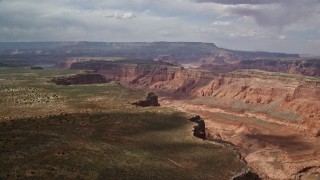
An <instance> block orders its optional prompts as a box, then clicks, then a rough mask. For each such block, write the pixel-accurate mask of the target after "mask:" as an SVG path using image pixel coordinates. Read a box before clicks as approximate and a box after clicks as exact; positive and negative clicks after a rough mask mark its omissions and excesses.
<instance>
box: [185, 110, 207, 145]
mask: <svg viewBox="0 0 320 180" xmlns="http://www.w3.org/2000/svg"><path fill="white" fill-rule="evenodd" d="M189 120H190V121H192V122H194V123H197V124H198V125H196V126H193V135H194V136H195V137H197V138H200V139H203V140H205V139H206V125H205V122H204V120H203V119H202V118H201V117H200V116H199V115H196V116H192V117H191V118H190V119H189Z"/></svg>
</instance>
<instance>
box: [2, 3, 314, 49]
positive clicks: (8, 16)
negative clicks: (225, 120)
mask: <svg viewBox="0 0 320 180" xmlns="http://www.w3.org/2000/svg"><path fill="white" fill-rule="evenodd" d="M0 41H1V42H20V41H28V42H29V41H41V42H43V41H99V42H101V41H104V42H152V41H183V42H212V43H215V44H216V45H217V46H218V47H223V48H228V49H235V50H250V51H257V50H258V51H270V52H286V53H299V54H311V55H320V0H0Z"/></svg>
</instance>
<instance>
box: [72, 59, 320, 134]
mask: <svg viewBox="0 0 320 180" xmlns="http://www.w3.org/2000/svg"><path fill="white" fill-rule="evenodd" d="M86 65H88V64H86ZM71 68H73V69H83V68H84V65H83V64H81V63H74V64H72V66H71ZM86 69H92V70H95V71H96V72H97V73H99V74H102V75H103V76H104V77H105V79H110V80H114V81H119V82H120V83H121V84H123V85H126V86H129V87H136V88H145V89H150V90H156V91H160V92H161V91H162V92H168V91H170V92H172V93H173V94H174V93H180V94H181V93H182V94H185V95H189V96H191V97H196V98H200V99H203V100H204V101H205V102H206V103H208V104H211V105H214V106H216V107H222V108H225V109H230V110H235V111H250V110H252V109H255V110H254V111H255V112H258V113H262V114H265V115H267V116H272V117H273V118H277V119H280V120H285V121H290V122H292V123H297V124H303V125H306V126H308V130H307V131H306V133H308V134H310V135H312V136H316V135H317V133H318V130H319V129H320V81H318V80H313V79H307V78H303V77H299V76H288V75H287V74H275V73H269V72H264V71H240V72H233V73H227V74H224V75H219V74H215V73H212V72H208V71H200V70H192V69H184V68H180V67H174V66H165V65H150V64H140V65H137V64H117V63H114V64H108V65H105V66H104V65H101V64H100V65H96V64H95V65H92V66H86ZM259 108H260V109H259Z"/></svg>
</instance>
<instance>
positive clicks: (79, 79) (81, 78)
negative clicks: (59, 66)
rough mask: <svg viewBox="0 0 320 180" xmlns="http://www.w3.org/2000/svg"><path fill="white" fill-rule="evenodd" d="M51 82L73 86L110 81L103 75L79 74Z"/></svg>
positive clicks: (54, 79)
mask: <svg viewBox="0 0 320 180" xmlns="http://www.w3.org/2000/svg"><path fill="white" fill-rule="evenodd" d="M51 82H53V83H56V84H57V85H73V84H95V83H108V82H110V80H107V79H106V78H104V77H103V76H102V75H101V74H96V73H89V74H77V75H74V76H68V77H59V78H53V79H52V80H51Z"/></svg>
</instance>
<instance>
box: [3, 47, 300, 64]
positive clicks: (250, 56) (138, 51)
mask: <svg viewBox="0 0 320 180" xmlns="http://www.w3.org/2000/svg"><path fill="white" fill-rule="evenodd" d="M0 54H1V55H53V56H65V57H75V56H95V57H98V56H109V57H124V58H128V59H154V60H163V61H172V62H179V63H191V62H199V63H200V64H233V63H238V62H240V61H242V60H256V59H269V58H299V57H300V56H299V54H285V53H274V52H260V51H258V52H256V51H235V50H228V49H223V48H219V47H217V46H216V45H215V44H214V43H201V42H84V41H81V42H0Z"/></svg>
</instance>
